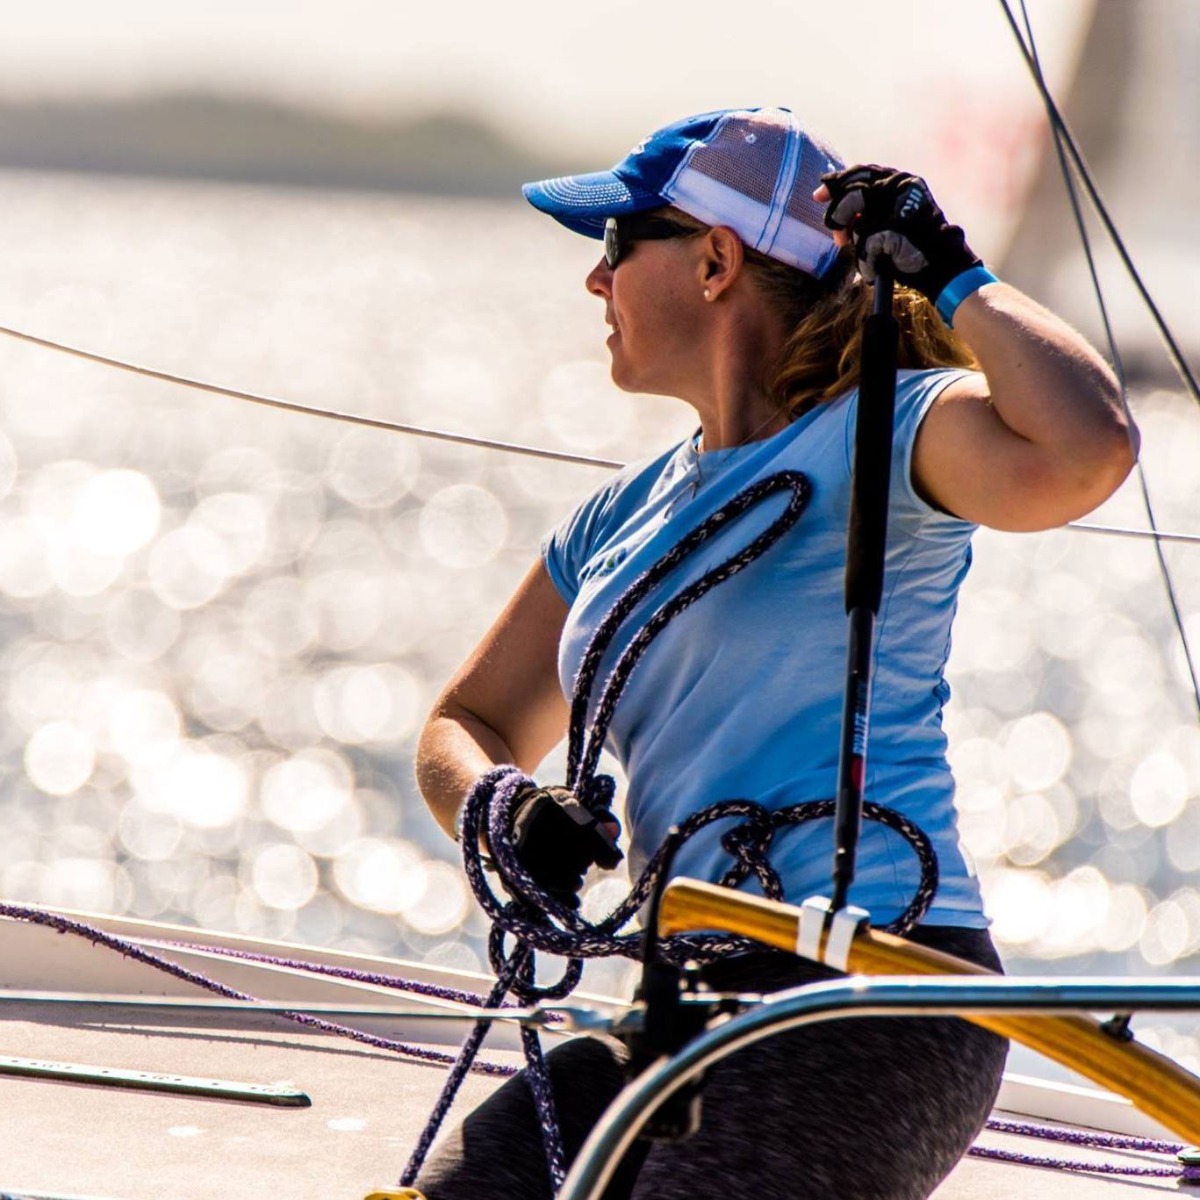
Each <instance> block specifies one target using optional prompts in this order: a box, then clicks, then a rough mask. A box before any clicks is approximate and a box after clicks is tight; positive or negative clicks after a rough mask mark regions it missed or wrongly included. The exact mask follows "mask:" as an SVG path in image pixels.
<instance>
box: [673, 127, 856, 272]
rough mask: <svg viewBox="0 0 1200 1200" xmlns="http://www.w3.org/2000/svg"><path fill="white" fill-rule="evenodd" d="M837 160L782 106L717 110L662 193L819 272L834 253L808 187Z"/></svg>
mask: <svg viewBox="0 0 1200 1200" xmlns="http://www.w3.org/2000/svg"><path fill="white" fill-rule="evenodd" d="M840 166H841V163H840V161H839V160H838V158H837V156H836V155H835V154H833V152H832V151H831V150H829V149H828V147H826V146H825V145H824V144H823V143H821V142H818V141H814V140H813V139H810V138H809V137H808V135H807V134H805V133H804V132H803V130H801V128H800V126H799V125H798V123H797V122H796V120H795V119H794V118H793V117H792V115H791V114H790V113H789V112H786V111H785V110H782V109H761V110H758V111H754V112H750V111H740V112H732V113H728V114H727V115H725V116H724V117H723V118H722V119H721V121H720V122H719V123H718V125H717V126H716V128H715V129H714V130H713V131H712V133H711V134H710V135H709V136H708V138H707V139H706V140H704V141H697V142H695V143H694V144H693V145H692V146H691V148H690V149H689V150H688V152H687V154H686V155H685V156H684V158H683V160H682V161H681V162H680V164H679V167H678V168H677V169H676V172H675V174H674V176H673V177H672V178H671V179H670V180H669V181H668V182H667V184H666V186H665V187H664V188H663V197H664V199H666V200H669V201H670V202H671V203H672V204H676V205H678V206H679V207H680V208H681V209H683V210H684V212H687V213H691V215H692V216H693V217H696V218H697V219H698V220H701V221H704V222H705V223H707V224H709V225H728V226H729V227H730V228H732V229H733V230H735V231H736V233H737V234H738V236H739V237H740V238H741V239H742V241H743V242H745V243H746V245H747V246H750V247H752V248H753V249H755V250H759V251H762V252H763V253H764V254H769V255H771V256H772V257H773V258H777V259H780V260H781V261H783V262H786V263H790V264H791V265H792V266H794V267H799V268H800V270H802V271H807V272H808V273H809V274H811V275H818V276H820V275H823V274H824V273H825V272H826V271H827V270H828V269H829V266H830V265H831V263H832V262H833V261H834V260H835V259H836V257H837V247H836V246H835V245H834V243H833V239H832V238H831V237H830V234H829V231H828V230H827V229H826V228H825V223H824V219H823V218H824V206H823V205H820V204H817V203H816V202H815V201H814V200H813V198H812V193H813V190H814V189H815V188H816V187H817V186H818V184H819V183H820V181H821V179H820V177H821V174H822V173H823V172H824V171H827V170H830V169H833V168H837V167H840Z"/></svg>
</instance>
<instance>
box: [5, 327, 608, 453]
mask: <svg viewBox="0 0 1200 1200" xmlns="http://www.w3.org/2000/svg"><path fill="white" fill-rule="evenodd" d="M0 334H3V335H4V336H5V337H11V338H16V339H17V340H18V341H22V342H29V343H30V344H31V345H34V346H40V347H42V349H44V350H59V351H61V352H62V353H64V354H70V355H73V356H74V357H75V358H82V359H84V360H86V361H87V362H93V363H99V364H100V365H101V366H105V367H115V368H116V369H117V370H118V371H128V372H130V373H131V374H133V375H142V376H144V377H145V378H147V379H158V380H161V381H162V382H163V383H176V384H179V385H180V386H181V387H186V388H193V389H195V390H196V391H199V392H211V393H212V394H213V395H216V396H229V397H231V398H232V399H234V400H246V401H248V402H249V403H251V404H261V405H262V406H263V407H265V408H278V409H281V410H282V411H284V412H293V413H302V414H304V415H305V416H309V417H324V418H325V419H327V420H331V421H343V422H345V423H346V424H349V425H362V426H365V427H366V428H368V429H383V430H386V431H388V432H389V433H406V434H409V435H410V436H412V437H423V438H432V439H434V440H435V441H440V442H455V443H457V444H458V445H460V446H482V447H483V448H484V449H486V450H500V451H502V452H503V453H505V454H523V455H526V456H528V457H530V458H545V459H550V460H551V461H553V462H565V463H574V464H575V465H577V466H585V467H608V468H616V467H623V466H624V465H625V464H624V463H622V462H617V461H616V460H615V459H608V458H593V457H591V456H589V455H586V454H571V453H569V452H567V451H565V450H545V449H543V448H541V447H540V446H524V445H521V444H520V443H518V442H501V441H495V440H493V439H490V438H482V437H474V436H472V435H470V434H465V433H450V432H449V431H447V430H444V429H428V428H426V427H424V426H421V425H406V424H404V423H403V422H400V421H387V420H384V419H383V418H382V417H364V416H360V415H359V414H357V413H349V412H341V411H339V410H338V409H334V408H318V407H316V405H310V404H298V403H296V402H295V401H294V400H282V399H280V398H279V397H277V396H265V395H262V394H261V393H259V392H246V391H242V390H241V389H240V388H232V387H226V386H224V385H223V384H219V383H208V382H206V381H205V380H203V379H193V378H191V377H189V376H186V375H175V374H172V373H171V372H170V371H160V370H158V369H157V368H155V367H145V366H139V365H138V364H137V363H131V362H125V361H124V360H122V359H119V358H112V357H110V356H109V355H107V354H98V353H96V352H95V351H93V350H84V349H83V348H82V347H81V346H70V345H67V344H66V343H65V342H55V341H52V340H51V339H50V338H44V337H38V336H37V335H36V334H33V333H25V332H24V331H23V330H20V329H12V328H10V327H9V326H6V325H0Z"/></svg>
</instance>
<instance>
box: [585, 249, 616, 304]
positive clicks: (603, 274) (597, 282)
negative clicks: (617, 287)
mask: <svg viewBox="0 0 1200 1200" xmlns="http://www.w3.org/2000/svg"><path fill="white" fill-rule="evenodd" d="M583 285H584V287H586V288H587V290H588V291H589V292H591V294H592V295H593V296H599V297H600V298H601V299H604V300H607V299H608V297H609V296H611V295H612V271H611V269H610V268H609V265H608V263H607V262H605V260H604V259H601V260H600V261H599V262H598V263H597V264H596V265H595V266H594V267H593V268H592V269H591V270H590V271H589V272H588V277H587V278H586V279H585V280H584V281H583Z"/></svg>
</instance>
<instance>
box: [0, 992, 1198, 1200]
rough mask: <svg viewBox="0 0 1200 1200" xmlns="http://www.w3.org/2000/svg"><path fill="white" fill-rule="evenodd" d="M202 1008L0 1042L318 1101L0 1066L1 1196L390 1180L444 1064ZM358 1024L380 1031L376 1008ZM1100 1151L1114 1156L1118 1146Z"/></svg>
mask: <svg viewBox="0 0 1200 1200" xmlns="http://www.w3.org/2000/svg"><path fill="white" fill-rule="evenodd" d="M203 1017H204V1019H203V1025H202V1027H201V1025H200V1023H199V1022H198V1021H197V1013H196V1010H195V1009H193V1008H190V1007H189V1008H182V1009H179V1010H178V1011H175V1012H172V1011H165V1012H164V1011H163V1010H161V1009H147V1008H145V1007H137V1006H125V1005H94V1004H76V1003H70V1004H62V1003H58V1004H39V1003H28V1004H27V1003H24V1002H20V1001H16V1000H13V1001H9V1002H7V1003H5V1004H4V1005H3V1006H2V1007H0V1056H4V1057H20V1058H28V1059H53V1060H56V1061H63V1060H69V1061H71V1062H77V1063H86V1064H89V1065H93V1066H106V1067H112V1068H121V1069H125V1070H134V1071H146V1072H152V1073H157V1074H178V1075H185V1076H203V1077H207V1078H212V1079H221V1080H229V1081H239V1082H242V1083H249V1084H276V1083H280V1082H285V1081H286V1082H288V1083H290V1084H294V1085H295V1086H296V1087H298V1088H299V1089H301V1090H303V1091H304V1092H306V1093H307V1094H308V1095H309V1096H310V1097H311V1100H312V1104H311V1107H307V1108H281V1107H273V1106H266V1105H261V1104H250V1103H244V1102H235V1101H230V1100H221V1099H204V1098H195V1097H190V1096H183V1095H162V1094H148V1093H144V1092H135V1091H129V1090H124V1089H116V1088H112V1087H98V1086H93V1085H86V1084H76V1083H65V1082H56V1081H45V1080H36V1079H25V1078H11V1077H0V1112H2V1113H3V1116H2V1118H0V1126H2V1128H3V1139H2V1140H3V1154H2V1155H0V1194H4V1192H5V1191H8V1192H10V1193H16V1194H18V1195H20V1194H34V1195H46V1196H54V1197H66V1196H70V1197H88V1198H89V1200H91V1198H93V1197H94V1198H97V1200H151V1198H153V1200H160V1198H161V1197H162V1196H164V1195H170V1196H177V1197H180V1198H181V1200H242V1198H245V1200H250V1198H251V1197H261V1196H269V1195H274V1194H278V1193H283V1194H286V1195H288V1196H289V1197H292V1198H294V1200H317V1198H318V1197H320V1198H321V1200H331V1198H333V1197H348V1198H353V1197H361V1196H364V1195H365V1194H366V1193H367V1192H369V1191H370V1190H371V1188H372V1187H375V1186H378V1185H380V1184H385V1183H392V1182H395V1180H396V1179H397V1178H398V1176H399V1174H400V1171H401V1170H402V1169H403V1166H404V1163H405V1161H406V1159H407V1157H408V1154H409V1152H410V1150H411V1148H412V1146H413V1144H414V1141H415V1139H416V1136H417V1133H418V1131H419V1130H420V1128H421V1127H422V1125H423V1123H424V1121H425V1118H426V1116H427V1114H428V1112H429V1110H430V1108H431V1106H432V1104H433V1101H434V1098H435V1096H436V1095H437V1092H438V1089H439V1088H440V1086H441V1082H442V1078H443V1072H444V1068H441V1067H436V1066H422V1065H417V1064H414V1063H412V1062H408V1061H398V1060H397V1058H396V1056H395V1055H394V1054H392V1053H389V1052H387V1051H382V1050H376V1049H373V1048H371V1047H367V1046H362V1045H358V1044H355V1043H351V1042H347V1041H345V1040H343V1039H340V1038H332V1037H329V1036H327V1035H324V1034H321V1033H318V1032H309V1031H306V1030H304V1029H301V1028H298V1027H296V1026H294V1025H292V1024H290V1023H288V1022H285V1021H284V1020H282V1019H281V1018H279V1017H276V1016H273V1015H271V1014H258V1013H247V1012H244V1011H243V1012H225V1013H220V1012H219V1011H216V1010H213V1011H209V1012H206V1013H204V1014H203ZM358 1023H359V1024H362V1025H364V1026H365V1025H368V1024H370V1025H371V1026H372V1027H373V1029H374V1030H375V1031H377V1032H380V1033H386V1032H388V1030H387V1023H386V1021H380V1020H379V1019H378V1018H373V1019H372V1021H371V1022H365V1021H363V1020H362V1019H361V1018H360V1019H359V1021H358ZM405 1032H408V1031H405ZM450 1036H453V1035H450ZM491 1057H493V1058H501V1059H504V1060H506V1061H516V1058H517V1055H516V1054H515V1053H514V1052H513V1051H511V1050H507V1051H493V1052H492V1054H491ZM494 1086H495V1080H494V1079H492V1078H489V1077H485V1076H480V1075H475V1076H472V1077H471V1078H470V1079H468V1081H467V1083H466V1085H465V1087H464V1091H463V1094H462V1096H461V1098H460V1101H459V1107H458V1108H457V1110H456V1111H458V1112H460V1113H461V1112H463V1111H466V1110H467V1108H469V1106H470V1105H472V1104H473V1103H475V1102H477V1101H478V1100H480V1099H481V1098H482V1097H483V1096H485V1095H486V1094H487V1092H488V1091H489V1090H490V1089H491V1088H492V1087H494ZM987 1141H988V1144H991V1145H1005V1146H1011V1147H1012V1148H1014V1149H1017V1150H1019V1151H1022V1152H1025V1153H1045V1154H1059V1155H1061V1156H1062V1157H1069V1158H1073V1159H1079V1158H1084V1157H1087V1156H1088V1152H1087V1151H1077V1150H1075V1149H1074V1148H1067V1149H1066V1150H1061V1149H1058V1148H1055V1147H1046V1148H1044V1149H1043V1147H1041V1146H1040V1145H1038V1144H1033V1143H1030V1142H1028V1141H1026V1140H1024V1139H1014V1138H1009V1137H1005V1138H999V1137H993V1136H990V1135H989V1137H988V1138H987ZM1103 1157H1104V1158H1106V1159H1107V1160H1108V1161H1114V1156H1113V1155H1112V1154H1106V1155H1104V1156H1103ZM1156 1188H1157V1189H1169V1190H1175V1184H1174V1183H1173V1182H1171V1181H1170V1180H1138V1181H1120V1180H1114V1179H1101V1178H1097V1177H1094V1176H1079V1175H1068V1174H1065V1173H1063V1172H1059V1171H1051V1170H1045V1169H1037V1168H1031V1167H1024V1166H1014V1165H1010V1164H1002V1163H994V1162H985V1161H980V1160H973V1159H968V1160H965V1161H964V1162H963V1163H962V1164H961V1165H960V1166H959V1168H958V1169H957V1170H956V1171H955V1172H954V1173H953V1175H952V1176H951V1177H950V1178H949V1179H948V1180H947V1181H946V1182H945V1183H944V1184H943V1185H942V1187H941V1188H940V1189H939V1190H938V1191H937V1193H936V1197H937V1200H1000V1198H1001V1197H1004V1198H1006V1200H1007V1198H1010V1197H1012V1196H1014V1195H1022V1194H1024V1195H1036V1196H1038V1197H1039V1200H1084V1198H1088V1197H1090V1198H1093V1200H1094V1198H1096V1197H1099V1196H1110V1195H1111V1196H1113V1197H1116V1196H1118V1195H1121V1194H1126V1195H1129V1196H1131V1197H1132V1196H1133V1195H1135V1194H1136V1193H1138V1192H1140V1193H1142V1194H1145V1192H1146V1190H1147V1189H1156Z"/></svg>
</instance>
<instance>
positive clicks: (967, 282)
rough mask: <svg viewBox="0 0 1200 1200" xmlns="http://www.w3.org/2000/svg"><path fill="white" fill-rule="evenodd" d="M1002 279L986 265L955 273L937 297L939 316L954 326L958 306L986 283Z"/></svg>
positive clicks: (997, 281) (951, 326)
mask: <svg viewBox="0 0 1200 1200" xmlns="http://www.w3.org/2000/svg"><path fill="white" fill-rule="evenodd" d="M999 282H1000V281H999V280H998V279H997V278H996V276H995V275H993V274H992V273H991V271H989V270H988V269H987V267H985V266H982V265H981V266H978V267H969V268H968V269H967V270H965V271H964V272H963V273H962V274H961V275H955V277H954V278H953V279H952V280H950V282H949V283H948V284H946V286H945V287H944V288H942V293H941V295H940V296H938V298H937V310H938V316H940V317H941V318H942V320H943V321H945V322H946V324H947V325H949V326H950V328H951V329H953V328H954V314H955V313H956V312H957V311H958V306H959V305H960V304H961V303H962V302H963V301H964V300H965V299H966V298H967V297H968V296H971V295H974V294H975V293H976V292H977V291H979V289H980V288H981V287H983V285H984V284H985V283H999Z"/></svg>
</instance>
